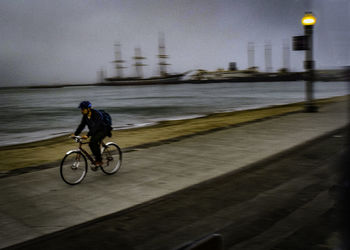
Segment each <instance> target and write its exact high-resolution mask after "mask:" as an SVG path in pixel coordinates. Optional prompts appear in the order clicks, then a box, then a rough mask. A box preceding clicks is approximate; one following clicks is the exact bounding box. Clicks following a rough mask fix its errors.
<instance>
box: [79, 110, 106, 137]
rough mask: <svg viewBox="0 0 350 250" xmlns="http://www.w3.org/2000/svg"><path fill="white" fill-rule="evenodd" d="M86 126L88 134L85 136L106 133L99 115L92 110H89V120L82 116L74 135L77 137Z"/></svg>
mask: <svg viewBox="0 0 350 250" xmlns="http://www.w3.org/2000/svg"><path fill="white" fill-rule="evenodd" d="M86 125H87V126H88V128H89V132H88V134H87V135H88V136H93V135H95V134H96V133H97V132H99V131H104V132H106V129H107V128H106V125H105V123H104V122H103V119H102V117H101V115H100V113H99V112H98V111H96V110H94V109H91V117H90V119H89V118H88V116H87V115H83V118H82V119H81V122H80V124H79V126H78V128H77V130H76V131H75V133H74V134H75V135H79V134H80V133H81V131H83V129H84V128H85V126H86Z"/></svg>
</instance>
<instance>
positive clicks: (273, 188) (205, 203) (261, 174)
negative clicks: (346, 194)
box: [8, 129, 346, 250]
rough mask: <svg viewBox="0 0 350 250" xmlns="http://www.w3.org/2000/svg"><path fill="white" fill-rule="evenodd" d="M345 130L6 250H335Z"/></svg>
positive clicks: (337, 240) (337, 235)
mask: <svg viewBox="0 0 350 250" xmlns="http://www.w3.org/2000/svg"><path fill="white" fill-rule="evenodd" d="M345 141H346V133H345V129H341V130H337V131H335V132H333V133H329V134H328V135H325V136H322V137H320V138H318V139H316V140H313V141H311V142H308V143H305V144H303V145H301V146H299V147H296V148H293V149H290V150H287V151H284V152H282V153H280V154H278V155H276V156H274V157H270V158H268V159H265V160H263V161H259V162H257V163H254V164H251V165H250V166H249V167H247V168H244V169H242V170H241V171H234V172H231V173H227V174H225V175H222V176H219V177H216V178H213V179H211V180H208V181H205V182H203V183H200V184H197V185H195V186H192V187H189V188H185V189H183V190H180V191H177V192H175V193H172V194H169V195H166V196H163V197H161V198H158V199H155V200H153V201H150V202H147V203H144V204H141V205H137V206H134V207H131V208H129V209H126V210H123V211H121V212H117V213H114V214H111V215H108V216H105V217H102V218H99V219H96V220H93V221H90V222H87V223H84V224H81V225H78V226H75V227H71V228H68V229H65V230H63V231H60V232H56V233H53V234H50V235H46V236H43V237H39V238H36V239H34V240H30V241H27V242H24V243H21V244H19V245H14V246H12V247H10V248H8V249H35V250H37V249H125V250H127V249H147V250H148V249H152V250H156V249H163V250H164V249H177V248H179V247H181V246H183V245H184V244H186V243H190V242H192V241H194V240H197V239H200V238H202V237H204V236H207V235H210V234H213V233H216V234H220V235H222V238H223V249H274V250H277V249H284V250H288V249H293V250H295V249H320V250H321V249H335V247H336V246H337V245H338V244H339V233H338V232H337V230H338V229H337V221H338V219H339V214H338V213H337V212H336V211H337V209H336V208H337V205H336V204H337V202H336V197H337V195H336V194H337V193H336V191H332V190H335V188H334V186H335V185H336V184H337V182H338V178H337V177H338V175H339V173H340V172H339V171H337V166H338V163H339V159H340V156H341V155H342V154H343V153H344V150H345Z"/></svg>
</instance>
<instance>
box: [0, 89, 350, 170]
mask: <svg viewBox="0 0 350 250" xmlns="http://www.w3.org/2000/svg"><path fill="white" fill-rule="evenodd" d="M347 98H348V96H342V97H333V98H326V99H319V100H317V101H316V103H317V105H318V106H322V105H327V104H328V103H333V102H341V101H346V100H347ZM303 105H304V103H303V102H300V103H294V104H288V105H278V106H273V107H267V108H260V109H254V110H244V111H235V112H226V113H215V114H208V115H207V116H205V117H200V118H195V119H186V120H176V121H163V122H160V123H158V124H156V125H154V126H149V127H141V128H133V129H127V130H119V131H113V136H112V138H106V139H105V141H114V142H116V143H117V144H118V145H119V146H120V147H121V148H122V149H123V150H126V149H130V148H134V147H137V146H147V145H153V144H157V143H162V142H165V141H168V140H173V139H179V138H182V137H186V136H191V135H195V134H198V133H205V132H210V131H212V130H217V129H223V128H225V127H231V126H239V125H241V124H244V123H249V122H254V121H259V120H261V119H267V118H272V117H275V116H280V115H286V114H289V113H294V112H303ZM73 129H74V128H72V130H73ZM76 147H77V145H76V143H75V142H74V141H73V140H72V139H70V138H69V137H68V135H66V136H61V137H57V138H52V139H47V140H43V141H38V142H32V143H26V144H20V145H13V146H4V147H0V157H1V159H2V161H3V163H2V164H1V167H0V174H1V175H2V176H6V175H8V174H10V173H15V172H16V171H17V172H18V170H24V171H25V169H29V168H35V167H38V166H45V165H48V164H50V165H53V166H54V165H59V161H60V160H61V159H62V158H63V156H64V155H65V153H66V152H67V151H68V150H72V149H75V148H76Z"/></svg>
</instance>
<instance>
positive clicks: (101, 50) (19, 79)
mask: <svg viewBox="0 0 350 250" xmlns="http://www.w3.org/2000/svg"><path fill="white" fill-rule="evenodd" d="M305 11H313V12H314V14H315V15H316V17H317V18H318V19H317V24H316V26H315V38H314V45H315V51H314V57H315V60H316V67H317V68H330V67H340V66H345V65H350V61H349V58H350V53H349V50H350V44H349V43H350V42H349V41H350V29H349V28H350V17H349V13H350V1H348V0H313V1H312V0H216V1H213V0H59V1H54V0H52V1H51V0H0V34H1V38H0V86H11V85H28V84H48V83H72V82H73V83H77V82H78V83H86V82H95V81H96V80H97V74H96V72H97V71H98V70H100V69H103V70H105V71H106V74H107V75H108V76H113V75H115V74H116V73H115V70H114V67H113V63H111V62H112V61H113V60H114V44H115V43H116V42H119V43H120V44H121V46H122V57H123V59H124V60H126V63H125V66H127V67H128V68H127V69H125V74H126V75H132V74H134V68H133V67H132V66H131V65H132V63H133V62H132V59H131V57H132V56H134V48H135V47H140V48H141V50H142V54H143V56H145V57H147V59H146V60H145V63H146V64H148V66H147V67H145V68H144V72H145V75H146V76H151V75H156V74H157V72H158V68H157V62H158V59H157V57H156V55H157V53H158V34H159V32H163V33H164V35H165V42H166V52H167V54H169V56H170V58H169V60H168V63H170V64H171V65H170V66H169V71H170V72H172V73H176V72H177V73H179V72H184V71H187V70H190V69H198V68H201V69H207V70H215V69H217V68H227V67H228V63H229V62H236V63H237V66H238V68H239V69H245V68H247V66H248V65H247V64H248V62H247V61H248V60H247V44H248V42H254V43H255V64H256V65H257V66H258V67H259V69H260V70H261V71H264V70H265V59H264V46H265V43H266V42H271V44H272V66H273V70H277V69H279V68H281V67H282V47H283V42H284V41H287V42H288V43H289V45H290V46H291V38H292V36H296V35H302V34H303V27H302V25H301V22H300V20H301V17H302V16H303V15H304V12H305ZM290 58H291V69H292V70H302V62H303V60H304V52H301V51H291V52H290Z"/></svg>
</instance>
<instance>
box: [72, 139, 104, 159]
mask: <svg viewBox="0 0 350 250" xmlns="http://www.w3.org/2000/svg"><path fill="white" fill-rule="evenodd" d="M75 140H76V142H78V143H79V147H78V149H75V150H71V151H68V152H67V153H66V154H70V153H71V152H75V151H80V152H82V153H83V155H84V156H86V158H88V160H89V161H90V162H91V163H92V164H94V162H95V161H94V159H93V158H92V156H91V155H90V154H89V153H88V152H87V151H86V150H85V149H83V147H82V145H83V144H88V142H82V141H81V139H77V138H76V139H75ZM101 145H102V147H106V144H105V143H104V142H103V141H102V142H101Z"/></svg>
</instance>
